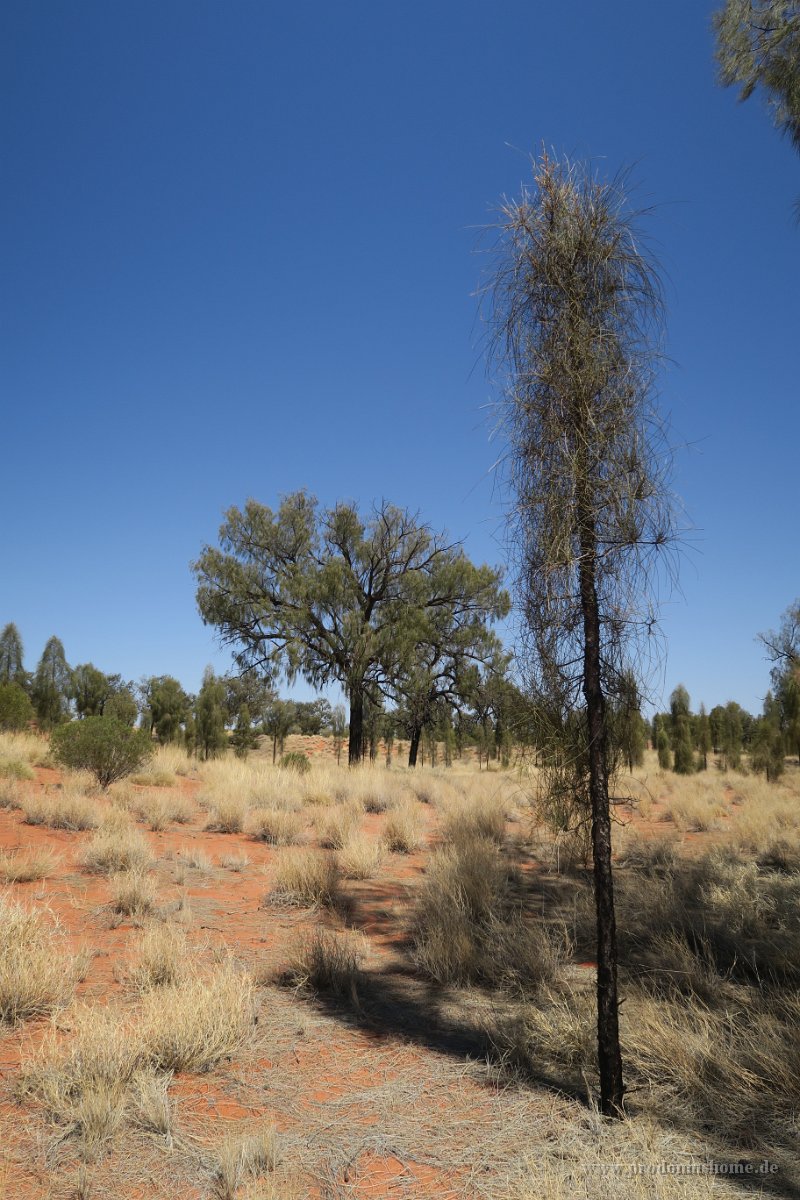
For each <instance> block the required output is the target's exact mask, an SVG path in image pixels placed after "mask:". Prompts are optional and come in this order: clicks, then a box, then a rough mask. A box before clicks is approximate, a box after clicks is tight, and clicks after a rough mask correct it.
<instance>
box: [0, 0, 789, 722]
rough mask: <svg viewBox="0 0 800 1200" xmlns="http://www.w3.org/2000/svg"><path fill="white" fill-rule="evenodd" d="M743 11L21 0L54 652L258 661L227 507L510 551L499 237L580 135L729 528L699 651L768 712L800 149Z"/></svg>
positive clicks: (8, 603) (19, 474) (679, 670)
mask: <svg viewBox="0 0 800 1200" xmlns="http://www.w3.org/2000/svg"><path fill="white" fill-rule="evenodd" d="M712 9H713V5H712V4H706V3H703V2H701V0H672V2H671V3H669V4H643V3H641V0H616V2H615V3H613V4H611V5H599V4H597V3H596V2H595V0H591V2H590V0H578V2H577V3H574V4H570V5H568V6H566V7H564V6H559V5H543V4H532V3H530V0H514V2H511V0H496V2H494V3H491V4H489V3H487V2H485V0H484V2H483V3H480V4H478V3H473V2H471V0H436V3H433V4H432V3H425V4H423V3H417V2H416V0H413V2H412V3H408V4H403V5H389V4H381V3H377V4H376V3H375V2H374V0H372V2H370V3H367V2H366V0H348V2H347V3H339V4H331V3H324V4H323V3H320V2H314V3H311V2H302V0H301V2H298V3H295V4H284V5H278V4H271V3H265V2H264V0H258V2H250V0H236V3H223V2H222V0H216V2H215V3H209V2H207V0H137V2H136V3H134V2H133V0H127V2H126V3H121V2H120V0H113V2H109V0H101V2H98V0H80V3H69V4H68V3H58V2H56V0H49V2H48V3H42V2H41V0H6V2H5V4H4V5H3V10H2V30H0V41H1V42H2V56H3V63H2V78H3V80H4V84H3V90H4V95H3V102H2V107H1V109H0V120H1V121H2V161H3V179H4V182H3V187H2V191H1V192H0V208H1V209H2V312H1V313H0V319H1V321H2V365H1V370H2V376H1V378H0V384H1V386H2V405H3V416H2V426H1V428H2V440H3V451H2V474H1V475H0V488H1V489H2V505H3V509H2V511H3V523H2V546H1V548H0V549H1V553H2V558H0V562H2V573H3V580H2V590H1V591H0V623H5V621H7V620H13V621H15V622H16V623H17V624H18V626H19V627H20V630H21V632H22V635H23V639H24V642H25V647H26V662H27V665H28V666H29V667H33V666H34V665H35V662H36V659H37V658H38V656H39V654H40V653H41V650H42V648H43V645H44V642H45V640H46V639H47V637H48V636H49V635H50V634H51V633H57V634H58V635H59V636H60V637H61V638H62V640H63V642H64V644H65V648H66V652H67V656H68V658H69V660H70V661H71V662H72V663H78V662H85V661H87V660H92V661H94V662H95V663H96V665H98V666H99V667H101V668H102V669H104V670H107V671H120V672H122V674H123V675H124V676H127V677H130V678H138V677H140V676H142V675H145V674H162V673H171V674H174V675H176V676H178V678H180V679H181V681H182V682H183V683H184V685H185V686H186V687H188V688H190V689H193V688H196V687H197V686H198V685H199V680H200V675H201V672H202V669H203V667H204V665H205V664H206V663H208V662H212V663H214V664H215V666H216V667H217V668H218V669H224V668H226V667H227V665H228V662H229V659H228V655H227V652H222V651H220V650H218V649H217V648H216V644H215V639H214V635H213V631H212V630H210V629H206V628H205V627H204V626H203V625H202V623H201V621H200V619H199V617H198V616H197V613H196V610H195V604H194V584H193V579H192V576H191V574H190V571H189V562H190V560H191V559H192V558H194V557H195V556H196V555H197V553H198V552H199V550H200V548H201V546H202V544H203V543H204V542H206V541H212V542H213V541H215V539H216V533H217V529H218V527H219V524H220V521H221V516H222V512H223V510H224V509H225V508H227V507H229V506H230V505H233V504H241V503H242V502H243V501H244V500H245V499H246V497H247V496H249V495H252V496H254V497H256V498H257V499H259V500H261V501H262V502H264V503H267V504H270V505H273V504H275V503H276V502H277V500H278V498H279V496H280V495H281V494H282V493H286V492H290V491H293V490H295V489H297V488H299V487H303V486H305V487H308V488H309V489H310V490H312V491H313V492H315V493H316V494H317V495H318V496H319V498H320V500H321V501H322V502H323V503H330V502H333V501H335V500H336V499H337V498H349V499H354V500H356V501H358V502H359V503H361V504H363V505H367V504H369V503H370V502H371V501H372V500H373V499H374V498H380V497H386V498H387V499H390V500H392V501H394V502H396V503H398V504H401V505H407V506H410V507H412V508H415V509H419V510H420V511H421V513H422V514H423V516H424V517H425V518H426V519H427V520H428V521H430V522H431V523H432V524H433V525H435V526H437V527H441V528H447V529H448V530H449V531H450V532H451V534H453V535H455V536H458V537H463V538H465V541H466V547H467V550H468V552H469V553H470V555H471V556H472V557H473V558H475V559H478V560H481V561H483V560H489V561H491V562H498V561H500V558H501V548H500V541H499V538H500V534H501V532H502V520H501V514H500V506H499V503H498V500H497V497H496V495H495V494H494V490H493V486H492V477H491V471H490V468H491V464H492V461H493V458H494V455H495V449H496V448H495V447H492V446H491V445H490V444H489V441H488V434H489V428H490V423H489V421H488V420H487V413H486V409H485V406H486V404H487V403H488V402H490V401H491V399H492V393H491V388H490V386H489V384H488V382H487V380H486V376H485V371H484V367H483V363H482V359H481V350H480V334H481V329H480V325H479V323H478V322H477V319H476V313H477V302H476V300H475V297H474V294H473V293H474V291H475V288H476V286H477V285H478V283H479V280H480V274H481V269H482V263H481V258H480V256H479V255H478V254H476V232H475V231H476V228H477V227H480V226H482V225H485V224H486V223H487V222H488V221H490V220H491V217H492V209H493V207H494V206H495V205H496V203H497V201H498V199H499V197H500V196H501V194H503V193H508V194H513V193H516V192H518V190H519V187H520V184H521V182H522V181H524V180H526V179H527V178H528V173H529V172H528V164H527V157H526V156H527V154H528V152H530V151H533V150H535V149H537V148H538V147H539V146H540V145H541V143H542V142H545V143H546V144H547V145H548V146H551V147H554V148H555V149H556V151H558V152H568V153H570V154H571V155H572V156H573V157H587V156H589V157H592V158H593V159H595V160H596V161H597V162H598V164H601V165H605V166H607V169H608V171H609V172H615V171H616V170H617V169H618V168H619V167H621V166H624V165H627V164H635V176H636V178H637V179H638V180H639V181H640V187H639V191H638V193H637V196H636V199H637V202H638V203H640V204H648V203H653V204H655V205H656V206H657V211H656V213H655V215H654V216H653V217H652V219H651V220H650V223H649V229H650V232H651V234H652V236H653V238H654V240H655V244H656V251H657V253H658V255H659V256H660V259H661V262H662V264H663V267H664V270H665V272H666V275H667V277H668V279H667V303H668V350H669V354H670V356H671V358H672V359H673V365H672V367H671V368H670V370H669V371H668V373H667V375H666V377H665V382H664V388H663V398H662V403H663V406H664V408H665V410H666V411H668V412H669V413H670V414H671V419H672V423H673V426H674V429H675V431H676V436H677V438H678V439H679V440H680V441H682V442H684V443H686V444H687V445H688V446H689V448H688V449H687V450H685V451H683V452H681V453H680V455H679V460H678V472H677V476H676V480H675V484H676V488H677V491H678V492H679V493H680V495H681V496H682V498H683V500H684V502H685V505H686V508H687V510H688V513H689V515H690V517H691V519H692V521H693V523H694V525H695V526H696V532H695V533H694V534H693V536H692V543H693V548H692V549H690V550H689V551H688V552H687V553H686V554H685V556H684V559H683V563H682V570H681V583H682V594H681V595H676V596H674V597H673V598H672V599H671V600H670V602H669V603H667V604H666V605H665V607H664V610H663V618H664V621H663V625H664V633H665V635H666V640H667V646H668V654H667V660H666V665H665V667H664V670H663V674H662V677H661V685H662V686H663V691H664V693H665V694H668V693H669V691H670V690H671V688H672V687H674V686H675V684H677V683H678V682H683V683H685V684H686V686H687V687H688V689H689V691H690V693H691V695H692V699H693V702H694V703H695V704H698V703H699V702H700V701H701V700H704V701H705V703H706V704H707V705H709V706H710V705H713V704H715V703H717V702H724V701H725V700H727V699H728V698H735V699H737V700H739V701H740V703H742V704H743V705H744V706H745V707H747V708H749V709H751V710H752V711H758V710H759V708H760V703H761V697H763V694H764V691H765V689H766V686H767V682H768V666H767V664H766V663H765V662H764V660H763V658H762V654H761V650H760V648H759V646H758V645H757V644H756V643H755V641H754V637H755V634H756V633H757V632H758V631H759V630H762V629H765V628H768V627H770V626H774V625H776V624H777V622H778V620H779V617H780V614H781V612H782V611H783V610H784V608H785V607H786V606H787V605H788V604H789V602H790V601H791V600H792V599H793V598H794V597H795V596H796V595H797V594H798V593H799V592H800V578H799V576H800V572H798V551H797V523H798V505H797V491H798V489H797V467H798V435H800V417H799V416H798V378H800V376H798V371H797V351H798V343H799V342H800V336H799V335H800V301H799V284H798V281H799V280H800V272H799V271H798V265H799V264H800V228H798V227H797V225H796V224H795V222H794V217H793V211H792V204H793V201H794V200H795V199H796V198H797V196H798V195H799V194H800V169H799V168H800V159H798V157H797V155H796V154H795V153H794V152H793V150H792V149H791V147H790V145H789V144H788V143H787V142H786V141H784V140H782V139H781V138H780V136H779V135H778V134H777V133H776V132H775V131H774V130H773V128H772V126H771V124H770V121H769V118H768V116H767V114H766V112H765V110H764V109H763V108H762V106H761V105H760V103H759V102H758V101H757V100H755V99H754V100H751V101H749V102H748V103H747V104H738V103H737V100H736V97H735V94H734V93H733V92H732V91H731V90H727V91H726V90H721V89H719V88H718V87H717V86H716V84H715V68H714V63H713V57H712V37H711V32H710V16H711V12H712Z"/></svg>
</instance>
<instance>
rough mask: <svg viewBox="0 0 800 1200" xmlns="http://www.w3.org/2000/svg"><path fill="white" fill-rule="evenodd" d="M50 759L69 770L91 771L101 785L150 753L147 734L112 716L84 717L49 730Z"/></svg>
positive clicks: (128, 770) (119, 776)
mask: <svg viewBox="0 0 800 1200" xmlns="http://www.w3.org/2000/svg"><path fill="white" fill-rule="evenodd" d="M50 747H51V752H52V755H53V758H54V759H55V761H56V762H57V763H60V764H61V765H62V766H64V767H69V768H71V769H72V770H73V771H91V773H92V774H93V775H94V777H95V779H96V780H97V782H98V783H99V784H100V786H101V787H102V788H107V787H108V786H109V785H110V784H112V783H114V782H115V781H116V780H118V779H124V777H125V776H126V775H130V774H131V772H132V771H135V770H136V769H137V768H138V767H140V766H141V765H142V763H143V762H145V761H146V759H148V758H149V757H150V755H151V754H152V753H153V743H152V740H151V738H150V734H149V733H147V731H146V730H143V729H131V728H130V726H128V725H125V724H123V722H122V721H118V720H117V719H116V717H85V718H84V719H83V720H82V721H73V722H71V723H70V724H69V725H61V726H59V727H58V728H56V729H54V730H53V734H52V737H51V742H50Z"/></svg>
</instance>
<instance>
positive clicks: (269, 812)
mask: <svg viewBox="0 0 800 1200" xmlns="http://www.w3.org/2000/svg"><path fill="white" fill-rule="evenodd" d="M305 825H306V822H305V818H304V817H303V816H302V815H301V814H300V813H296V812H292V811H291V810H289V809H285V808H256V809H253V810H252V811H251V813H250V819H249V821H248V825H247V832H248V833H249V834H250V836H251V837H252V838H255V839H256V841H259V842H267V843H268V844H269V845H271V846H296V845H297V844H298V843H300V842H302V841H303V839H304V836H305V835H304V830H305Z"/></svg>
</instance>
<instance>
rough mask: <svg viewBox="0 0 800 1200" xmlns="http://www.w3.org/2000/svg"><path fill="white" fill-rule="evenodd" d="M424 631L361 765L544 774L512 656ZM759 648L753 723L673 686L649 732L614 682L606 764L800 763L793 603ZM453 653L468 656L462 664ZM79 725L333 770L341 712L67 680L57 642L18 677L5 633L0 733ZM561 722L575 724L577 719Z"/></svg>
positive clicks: (248, 682) (632, 689)
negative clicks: (763, 691) (531, 765)
mask: <svg viewBox="0 0 800 1200" xmlns="http://www.w3.org/2000/svg"><path fill="white" fill-rule="evenodd" d="M429 628H430V627H429ZM434 632H436V633H437V634H438V641H436V642H434V641H430V642H427V643H426V642H420V643H418V644H417V645H416V646H415V655H416V657H414V658H412V661H411V663H410V664H408V665H406V667H405V669H404V670H403V671H402V672H398V674H397V676H396V678H395V679H394V680H384V681H383V689H381V688H376V689H375V690H373V689H367V691H366V693H365V695H364V697H363V706H362V713H361V730H362V733H361V736H362V740H363V756H364V757H365V758H368V759H369V760H370V761H372V762H375V761H376V760H377V758H378V755H379V753H380V752H381V750H382V751H383V753H384V755H385V759H386V761H387V763H391V762H392V759H393V755H394V753H395V751H396V747H397V743H398V742H399V741H402V742H407V743H408V760H407V761H408V764H409V765H410V766H414V765H417V764H419V765H425V764H426V763H427V764H428V765H429V766H434V767H435V766H449V765H451V764H452V762H453V761H455V760H457V759H459V758H461V757H462V755H463V754H464V752H465V751H466V750H471V751H472V752H473V753H475V754H477V758H478V762H479V764H480V765H486V766H488V765H489V764H490V762H495V763H497V764H498V765H502V766H508V765H509V764H510V763H511V761H512V758H513V757H514V756H515V755H519V754H524V753H526V752H531V753H534V754H536V756H537V759H538V761H539V762H540V764H541V763H542V762H544V760H545V759H546V757H547V754H548V752H549V751H548V746H549V744H550V743H549V741H548V737H547V736H545V735H543V732H542V731H543V728H545V726H546V723H547V720H546V717H547V715H546V714H543V713H542V712H541V710H540V707H539V702H537V701H536V700H535V699H533V698H531V697H530V696H529V695H527V694H525V693H524V692H523V691H522V690H521V689H520V688H519V687H518V686H517V684H516V683H515V682H514V681H513V679H512V677H511V673H510V656H509V655H507V654H505V653H504V652H503V650H502V647H501V645H500V643H499V640H498V639H497V638H496V637H495V635H494V634H492V633H491V631H490V630H489V629H488V628H487V626H486V624H483V625H481V624H480V623H479V622H474V623H473V627H472V628H471V629H470V630H469V631H468V634H467V636H464V635H463V634H462V633H461V631H454V630H453V629H452V628H450V630H449V637H450V641H449V642H448V641H447V638H446V637H445V634H447V633H448V630H447V623H446V621H445V620H442V619H439V621H438V627H437V628H436V629H435V630H434ZM457 634H458V636H457ZM459 637H460V638H461V640H460V641H459ZM758 640H759V641H760V642H761V644H762V645H763V647H764V649H765V651H766V654H767V657H768V659H769V661H770V662H771V664H772V667H771V684H772V687H771V689H770V690H769V691H768V692H767V695H766V697H765V699H764V705H763V711H762V713H761V714H760V715H758V716H753V715H752V714H751V713H749V712H747V711H746V710H745V709H744V708H742V706H741V705H740V704H738V703H737V702H736V701H734V700H731V701H728V702H727V703H726V704H724V705H723V704H718V705H715V706H714V707H713V708H712V709H711V710H710V711H706V708H705V705H703V704H701V705H700V706H699V709H698V711H697V712H693V711H692V706H691V698H690V696H689V693H688V692H687V690H686V688H685V687H684V686H683V685H682V684H679V685H678V686H677V687H676V688H675V690H674V691H673V692H672V694H671V696H670V704H669V711H667V712H661V713H656V714H655V715H654V716H653V718H652V720H650V721H648V720H646V719H645V718H644V716H643V715H642V711H641V709H642V703H641V698H640V695H639V692H638V688H637V686H636V682H635V679H634V677H633V675H632V674H630V673H629V674H627V675H623V677H622V678H621V680H620V683H619V686H618V689H617V696H616V697H615V699H614V701H613V703H612V704H611V706H610V707H611V713H610V740H611V748H612V751H613V755H614V760H615V762H617V763H618V764H620V765H623V766H624V767H625V768H626V769H627V770H628V771H630V772H633V771H634V769H635V768H636V767H638V766H641V764H642V762H643V758H644V751H645V749H646V747H647V745H648V744H650V745H651V746H652V747H653V749H654V750H656V751H657V754H658V761H659V765H660V766H661V767H662V768H663V769H665V770H674V771H675V772H677V773H678V774H684V775H685V774H691V773H694V772H695V771H705V770H707V769H708V767H709V764H710V763H711V762H712V755H713V756H714V758H715V760H716V763H717V765H718V766H719V768H720V769H722V770H740V769H743V767H745V766H747V767H749V768H750V769H751V770H754V771H756V772H759V773H763V774H764V775H765V776H766V777H767V779H769V780H773V779H776V778H778V776H779V775H780V774H781V773H782V772H783V770H784V764H785V759H786V758H787V757H791V756H793V757H796V758H797V759H798V762H800V600H797V601H795V602H794V603H793V604H792V605H790V606H789V608H788V609H787V610H786V612H785V613H784V615H783V617H782V620H781V624H780V626H779V628H778V629H777V630H775V631H769V632H767V633H763V634H759V635H758ZM465 645H466V646H468V647H469V649H470V653H465V652H462V651H463V648H464V646H465ZM476 648H479V649H480V651H481V653H480V654H479V653H478V650H477V649H476ZM88 717H113V718H114V719H116V720H117V721H119V722H121V723H122V724H123V725H125V726H126V727H128V728H133V727H134V726H136V725H138V726H139V727H140V728H141V729H143V730H145V731H146V732H147V733H148V734H149V735H150V736H151V738H153V739H154V740H155V741H157V742H158V743H160V744H162V745H167V744H171V743H174V744H180V745H182V746H184V747H185V749H186V750H187V751H188V752H189V753H190V754H195V755H197V756H198V757H199V758H212V757H215V756H217V755H219V754H221V753H222V752H224V751H225V750H227V749H228V748H230V749H232V750H233V751H234V753H236V754H237V755H240V756H242V757H244V756H246V755H247V754H248V753H249V752H250V751H251V750H253V749H254V748H255V747H256V745H257V744H258V742H259V739H260V738H264V739H266V740H267V743H268V745H269V746H270V748H271V752H272V760H273V762H275V761H277V760H278V758H279V757H280V756H281V755H283V753H284V749H285V742H286V738H287V737H288V736H290V735H292V734H302V735H305V736H324V737H326V738H330V739H332V742H333V749H334V752H335V753H336V755H337V759H341V754H342V750H343V748H344V745H345V742H346V741H347V740H348V736H349V732H350V730H349V725H348V720H347V713H346V711H345V709H344V707H343V706H342V705H331V703H330V701H329V700H327V699H325V698H324V697H317V698H315V699H313V700H292V699H289V698H282V697H281V696H279V695H278V692H277V691H276V688H275V686H274V682H273V680H272V678H270V677H267V676H265V675H264V674H263V673H259V672H258V671H256V670H253V669H249V670H245V671H244V672H243V673H242V674H238V675H234V674H231V675H215V673H214V672H213V670H212V669H211V668H210V667H208V668H206V671H205V673H204V675H203V680H202V684H201V687H200V691H199V692H198V693H197V695H193V694H192V693H190V692H187V691H186V690H185V689H184V688H183V687H182V685H181V684H180V682H179V681H178V680H177V679H175V678H173V677H172V676H170V675H156V676H151V677H149V678H146V679H143V680H141V681H140V682H138V683H134V682H132V681H126V680H124V679H123V678H122V676H121V675H119V674H106V673H104V672H103V671H101V670H99V669H98V668H97V667H95V666H94V664H92V663H82V664H79V665H78V666H76V667H71V666H70V665H69V663H68V662H67V659H66V656H65V653H64V647H63V645H62V643H61V641H60V640H59V639H58V638H57V637H51V638H50V639H49V640H48V642H47V644H46V646H45V648H44V650H43V652H42V655H41V658H40V659H39V662H38V663H37V665H36V668H35V670H34V671H33V672H29V671H27V670H26V669H25V665H24V651H23V644H22V638H21V636H20V633H19V630H18V628H17V626H16V625H14V624H13V623H9V624H7V625H6V626H5V628H4V629H3V630H2V633H0V729H4V730H21V729H25V728H26V727H28V726H31V725H33V724H35V725H36V726H37V727H38V728H39V729H41V730H44V731H48V732H49V731H51V730H53V729H55V728H56V727H57V726H60V725H62V724H64V723H66V722H68V721H70V720H73V719H74V720H79V721H80V720H85V719H86V718H88ZM572 719H573V722H574V721H579V720H580V719H581V718H580V715H579V714H576V715H574V716H573V718H572ZM564 736H565V737H566V738H567V741H568V742H569V740H570V736H571V737H572V738H573V739H574V738H575V737H577V736H578V731H573V732H572V735H569V733H568V731H564ZM578 740H579V739H578Z"/></svg>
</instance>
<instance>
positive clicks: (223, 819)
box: [206, 796, 250, 833]
mask: <svg viewBox="0 0 800 1200" xmlns="http://www.w3.org/2000/svg"><path fill="white" fill-rule="evenodd" d="M249 812H250V809H249V806H248V804H247V801H246V800H243V799H241V798H240V797H238V796H230V797H227V798H222V797H217V798H216V799H215V800H214V802H213V804H212V806H211V809H210V812H209V816H208V820H207V821H206V829H207V830H208V831H209V832H211V833H243V832H244V827H245V825H246V824H247V818H248V814H249Z"/></svg>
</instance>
